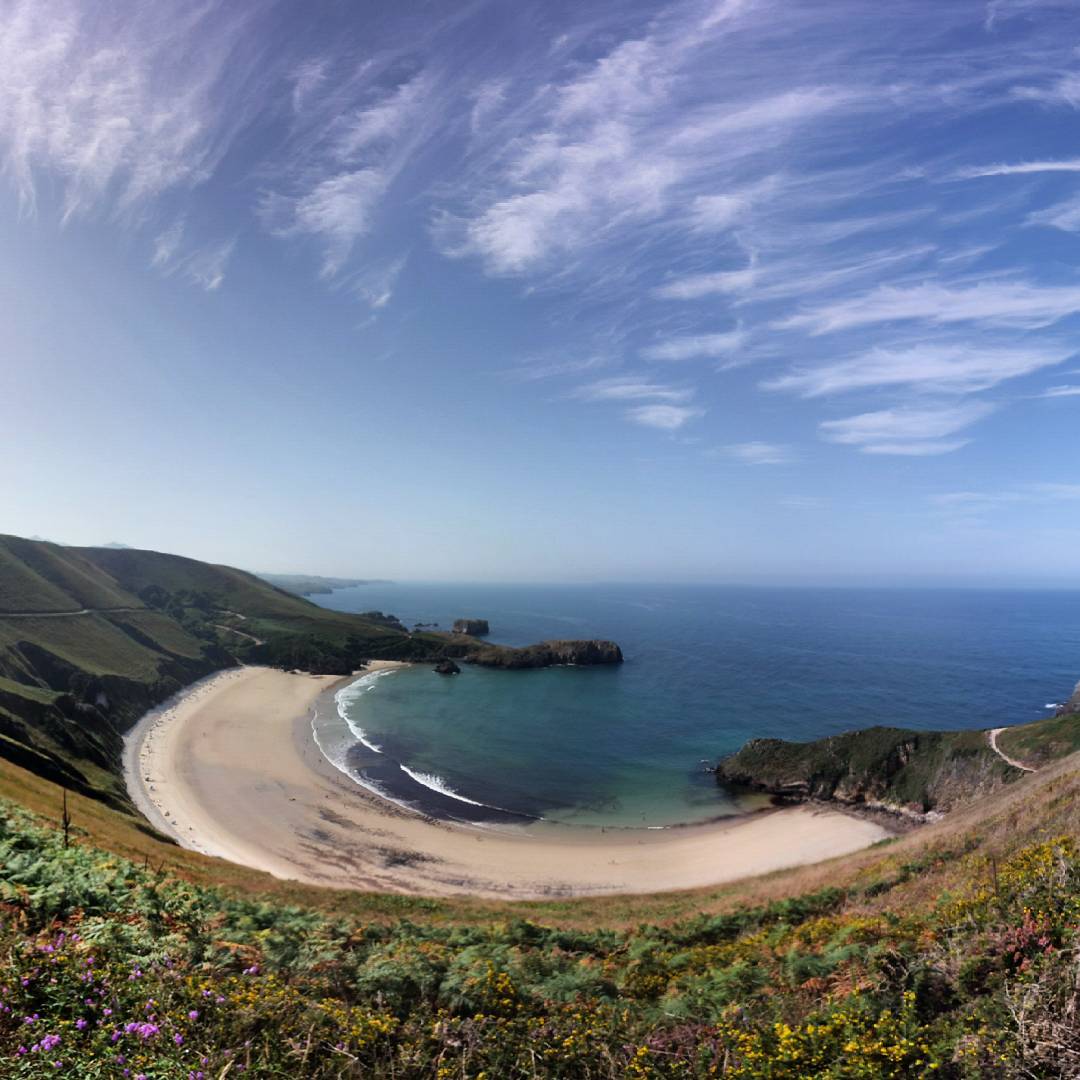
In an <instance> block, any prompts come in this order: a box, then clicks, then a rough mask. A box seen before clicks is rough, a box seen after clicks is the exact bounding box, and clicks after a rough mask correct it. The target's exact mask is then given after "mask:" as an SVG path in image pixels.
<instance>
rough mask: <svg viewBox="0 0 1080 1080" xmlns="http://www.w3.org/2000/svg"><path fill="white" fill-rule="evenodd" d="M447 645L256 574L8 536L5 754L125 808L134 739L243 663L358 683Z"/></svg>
mask: <svg viewBox="0 0 1080 1080" xmlns="http://www.w3.org/2000/svg"><path fill="white" fill-rule="evenodd" d="M444 647H445V642H444V641H443V639H441V638H439V637H436V636H433V635H409V634H408V633H406V632H405V631H404V630H403V629H400V628H396V627H395V626H394V625H392V624H391V623H389V622H387V621H385V620H383V621H374V620H372V619H366V618H362V617H359V616H356V615H348V614H343V613H339V612H333V611H327V610H326V609H324V608H320V607H318V606H316V605H315V604H312V603H311V602H309V601H307V600H304V599H302V598H301V597H298V596H295V595H293V594H291V593H287V592H285V591H283V590H281V589H277V588H275V587H274V586H272V585H270V584H268V583H267V582H264V581H261V580H260V579H259V578H257V577H255V576H254V575H252V574H248V573H245V572H244V571H242V570H234V569H233V568H231V567H227V566H213V565H210V564H208V563H202V562H198V561H197V560H195V559H186V558H182V557H180V556H176V555H166V554H162V553H159V552H153V551H138V550H134V549H130V548H65V547H62V546H60V545H58V544H52V543H48V542H45V541H34V540H24V539H21V538H19V537H14V536H0V757H6V758H7V759H8V760H10V761H14V762H16V763H18V764H21V765H24V766H26V767H27V768H30V769H32V770H34V771H36V772H37V773H39V774H40V775H42V776H46V777H49V778H51V779H54V780H57V781H60V782H63V783H65V784H67V785H68V786H69V787H71V788H73V789H74V790H77V791H82V792H85V793H88V794H93V795H97V796H99V797H101V798H103V799H106V800H107V801H109V802H110V803H111V804H112V805H114V806H120V807H127V808H129V807H130V804H129V802H128V797H127V793H126V791H125V790H124V787H123V783H122V780H121V754H122V746H123V739H122V736H123V733H124V732H125V731H126V730H127V729H128V728H129V727H130V726H131V725H132V724H133V723H134V722H135V721H136V720H137V719H138V717H139V716H141V715H142V714H143V713H144V712H145V711H146V710H147V709H149V708H151V707H153V706H154V705H155V704H157V703H158V702H160V701H163V700H164V699H165V698H167V697H169V696H170V695H172V694H174V693H176V692H177V691H178V690H180V689H181V688H182V687H184V686H186V685H187V684H188V683H191V682H192V681H194V680H196V679H198V678H200V677H202V676H204V675H207V674H209V673H210V672H213V671H216V670H219V669H221V668H224V667H229V666H232V665H235V664H236V663H238V662H249V663H267V664H273V665H277V666H282V667H301V668H304V669H307V670H311V671H320V672H330V673H341V674H348V673H349V672H351V671H353V670H355V669H356V668H357V667H360V666H361V665H362V664H363V662H364V660H365V659H367V658H369V657H400V658H413V657H416V658H421V657H427V656H434V655H438V654H439V653H440V652H441V651H442V649H443V648H444Z"/></svg>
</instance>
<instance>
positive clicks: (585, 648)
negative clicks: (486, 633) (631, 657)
mask: <svg viewBox="0 0 1080 1080" xmlns="http://www.w3.org/2000/svg"><path fill="white" fill-rule="evenodd" d="M463 659H464V661H465V663H467V664H479V665H480V666H481V667H494V668H542V667H555V666H556V665H560V664H572V665H577V666H582V667H584V666H587V665H588V666H591V665H596V664H621V663H622V661H623V654H622V650H621V649H620V648H619V646H618V645H616V644H615V642H614V641H595V640H594V641H541V642H540V643H539V644H538V645H527V646H526V647H524V648H521V649H513V648H510V647H509V646H506V645H482V646H480V648H478V649H475V650H473V651H472V652H470V653H469V654H468V655H466V656H465V657H464V658H463Z"/></svg>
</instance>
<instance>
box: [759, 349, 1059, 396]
mask: <svg viewBox="0 0 1080 1080" xmlns="http://www.w3.org/2000/svg"><path fill="white" fill-rule="evenodd" d="M1071 352H1072V350H1069V349H1065V348H1061V347H1054V346H1052V345H1041V346H1040V345H1032V346H1029V347H1027V348H1015V347H1012V348H1005V347H1000V346H988V347H979V346H978V345H971V344H962V345H930V344H927V345H916V346H912V347H909V348H900V349H895V348H894V349H887V348H878V349H871V350H870V351H869V352H867V353H863V354H862V355H861V356H856V357H852V358H851V359H848V360H841V361H838V362H837V363H835V364H826V365H823V366H821V367H817V368H810V369H806V370H797V371H794V372H791V373H789V374H787V375H780V376H777V377H775V378H772V379H767V380H765V381H764V382H763V383H762V384H761V385H762V387H763V388H764V389H766V390H790V391H793V392H795V393H798V394H801V395H802V396H803V397H807V398H812V397H821V396H823V395H825V394H835V393H841V392H843V391H847V390H859V389H869V388H871V387H877V386H912V387H915V388H916V389H920V390H935V391H945V392H949V393H970V392H974V391H979V390H988V389H990V388H991V387H993V386H997V385H998V383H1001V382H1004V381H1005V380H1006V379H1015V378H1017V377H1019V376H1021V375H1029V374H1031V373H1032V372H1033V371H1039V370H1040V369H1042V368H1045V367H1050V366H1052V365H1054V364H1059V363H1061V362H1062V361H1063V360H1065V359H1066V358H1067V357H1068V356H1069V355H1071Z"/></svg>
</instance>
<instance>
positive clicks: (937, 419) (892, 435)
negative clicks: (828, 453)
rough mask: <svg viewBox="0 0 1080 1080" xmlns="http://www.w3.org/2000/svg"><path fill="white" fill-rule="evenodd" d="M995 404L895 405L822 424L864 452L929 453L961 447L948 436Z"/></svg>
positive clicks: (832, 436) (827, 433) (828, 435)
mask: <svg viewBox="0 0 1080 1080" xmlns="http://www.w3.org/2000/svg"><path fill="white" fill-rule="evenodd" d="M993 411H994V406H993V405H991V404H989V403H986V402H974V401H973V402H969V403H967V404H963V405H954V406H948V407H941V408H925V409H920V408H895V409H882V410H879V411H877V412H868V413H861V414H859V415H858V416H849V417H846V418H845V419H843V420H825V421H823V422H822V423H821V424H820V425H819V429H820V431H821V434H822V437H823V438H824V439H826V440H828V441H829V442H835V443H843V444H844V445H847V446H857V447H858V448H859V449H860V450H861V451H862V452H863V453H864V454H902V455H909V456H912V455H929V454H945V453H949V452H951V451H953V450H958V449H959V448H960V447H961V446H963V445H964V441H963V440H950V439H949V438H948V437H949V436H951V435H955V434H956V433H957V432H958V431H962V430H963V429H964V428H967V427H970V426H971V425H972V424H975V423H977V422H978V421H979V420H982V419H984V418H985V417H987V416H989V415H990V414H991V413H992V412H993Z"/></svg>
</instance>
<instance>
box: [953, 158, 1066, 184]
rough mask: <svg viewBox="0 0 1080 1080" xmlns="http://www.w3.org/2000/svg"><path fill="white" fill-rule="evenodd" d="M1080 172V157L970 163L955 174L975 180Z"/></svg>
mask: <svg viewBox="0 0 1080 1080" xmlns="http://www.w3.org/2000/svg"><path fill="white" fill-rule="evenodd" d="M1074 172H1080V158H1069V159H1067V160H1065V161H1021V162H1017V163H1015V164H1011V165H1009V164H1005V163H999V164H996V165H969V166H968V167H967V168H964V169H958V170H957V171H956V172H955V173H953V176H954V177H956V179H958V180H973V179H976V178H977V177H980V176H1030V175H1031V174H1033V173H1074Z"/></svg>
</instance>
